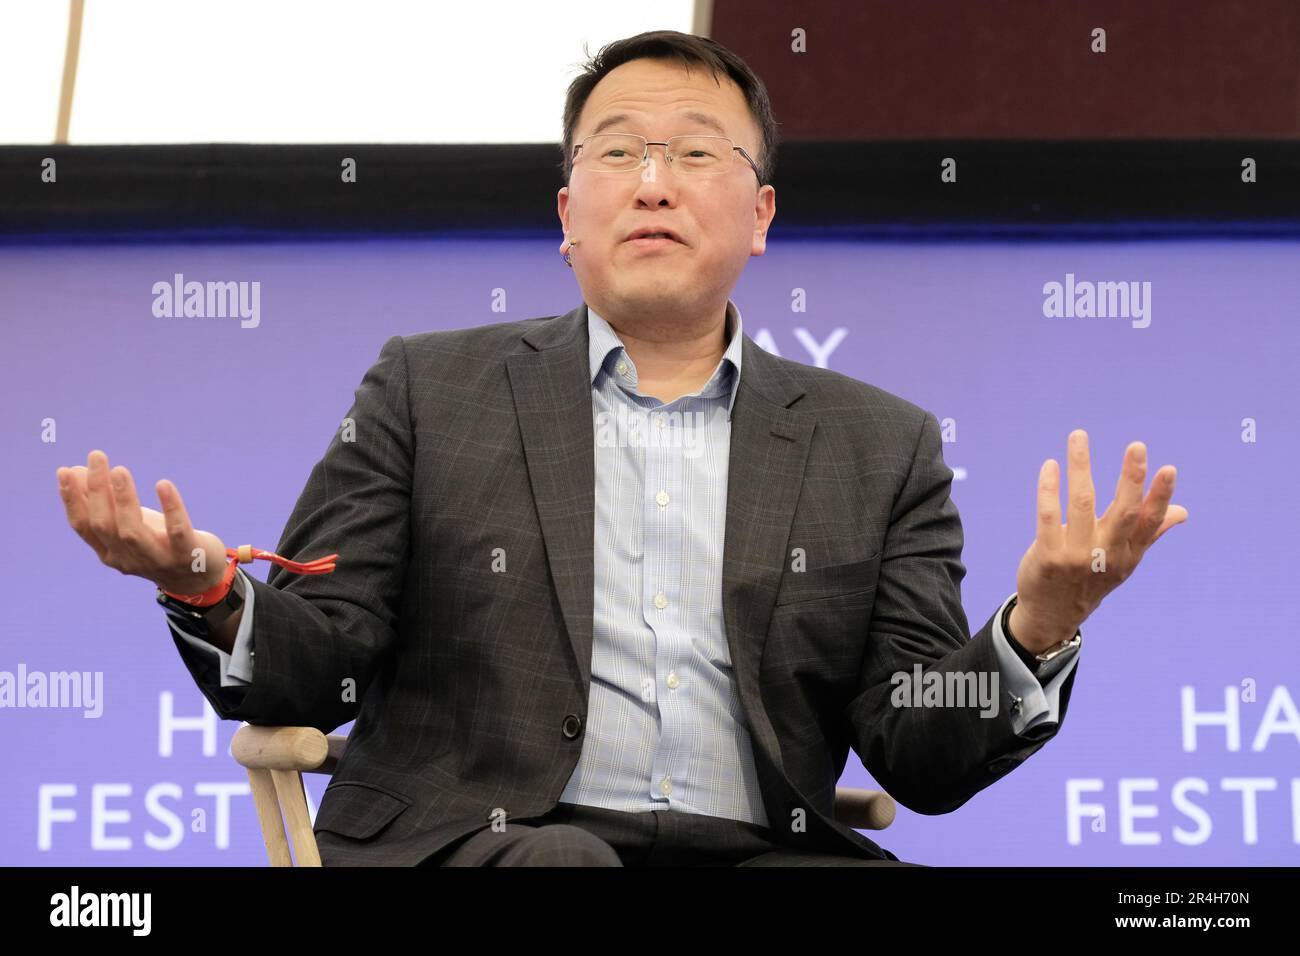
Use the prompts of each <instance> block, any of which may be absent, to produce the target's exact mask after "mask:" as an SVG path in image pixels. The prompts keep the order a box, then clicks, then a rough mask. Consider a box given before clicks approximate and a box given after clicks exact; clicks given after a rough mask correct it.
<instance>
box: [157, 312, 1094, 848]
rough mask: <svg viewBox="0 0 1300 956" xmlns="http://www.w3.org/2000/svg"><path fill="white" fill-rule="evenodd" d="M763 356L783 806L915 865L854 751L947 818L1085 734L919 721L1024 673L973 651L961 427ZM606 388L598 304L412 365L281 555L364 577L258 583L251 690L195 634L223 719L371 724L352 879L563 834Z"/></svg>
mask: <svg viewBox="0 0 1300 956" xmlns="http://www.w3.org/2000/svg"><path fill="white" fill-rule="evenodd" d="M743 348H744V353H743V366H744V370H745V371H744V374H743V375H742V376H741V381H740V386H739V391H738V393H737V395H736V403H735V408H734V411H733V419H732V437H731V449H730V473H729V478H728V489H727V517H726V548H725V558H724V563H723V590H724V595H723V602H724V603H723V606H724V616H725V623H726V633H727V640H728V644H729V647H730V651H731V657H732V662H733V666H734V673H735V679H736V682H737V686H738V689H739V695H740V698H741V700H742V702H743V705H744V710H745V715H746V718H747V722H748V728H749V731H750V736H751V741H752V744H753V748H754V757H755V763H756V766H757V771H758V775H759V779H760V783H761V787H762V796H763V801H764V807H765V809H766V812H767V815H768V818H769V820H770V821H771V822H772V825H773V833H774V838H775V839H776V840H778V841H779V842H780V843H781V844H783V845H788V846H789V847H790V848H792V849H803V850H813V851H817V852H829V853H836V854H840V855H860V856H864V857H875V858H881V857H885V858H890V859H896V857H894V855H893V854H892V853H889V852H888V851H887V850H883V849H882V848H880V847H879V846H877V845H876V843H874V842H873V841H871V840H869V839H867V838H866V837H865V836H863V835H862V834H861V833H859V832H857V831H855V830H852V829H850V828H849V827H847V826H845V825H843V824H841V823H839V822H837V821H836V820H835V819H834V818H833V816H832V813H833V799H834V792H835V785H836V781H837V780H838V778H839V777H840V775H841V772H842V771H843V769H844V765H845V760H846V758H847V754H848V751H849V749H850V748H852V749H853V750H854V751H855V752H856V753H857V754H858V755H859V757H860V758H861V760H862V762H863V764H864V765H865V767H866V768H867V769H868V770H869V771H870V773H871V774H872V776H873V777H874V778H875V779H876V781H878V782H879V784H880V785H881V786H882V787H884V788H885V789H886V790H888V792H889V793H890V794H891V795H892V796H893V797H894V798H895V799H896V800H897V801H898V802H900V803H901V804H903V805H904V806H906V807H909V808H910V809H912V810H914V811H916V812H919V813H926V814H938V813H947V812H949V811H951V810H954V809H956V808H957V807H959V806H961V805H962V804H963V803H964V802H966V801H967V800H969V799H970V798H971V796H973V795H974V794H975V793H978V792H979V791H980V790H982V789H983V788H984V787H986V786H988V785H989V784H990V783H992V782H994V781H995V780H997V779H999V778H1000V777H1001V776H1003V775H1005V774H1006V773H1007V772H1008V771H1010V770H1011V769H1013V768H1014V767H1016V766H1018V765H1019V764H1020V763H1021V761H1023V760H1025V759H1026V758H1027V757H1029V755H1030V754H1032V753H1034V752H1035V751H1037V750H1038V749H1039V748H1040V747H1042V746H1043V744H1044V743H1045V742H1046V740H1048V739H1050V738H1051V737H1052V736H1055V734H1056V732H1057V730H1058V729H1059V724H1049V725H1047V726H1046V727H1040V728H1037V731H1038V734H1037V735H1034V736H1028V735H1027V736H1018V735H1017V734H1016V733H1015V732H1014V730H1013V728H1012V725H1011V721H1010V717H1009V715H1008V712H1007V708H1006V707H1005V706H1002V707H999V709H998V714H997V716H996V717H992V718H990V717H981V716H980V712H979V708H978V707H965V708H926V707H915V708H913V707H896V706H893V705H892V704H891V701H890V696H891V692H892V690H893V684H892V683H891V680H890V678H891V675H893V674H894V673H896V672H899V671H905V672H909V673H910V672H911V671H912V667H913V664H917V663H919V664H920V665H921V666H922V667H924V668H927V669H930V668H933V669H934V670H936V671H938V672H949V671H960V672H971V673H979V672H989V673H992V672H994V671H996V670H997V668H998V662H997V657H996V653H995V648H994V644H993V641H992V636H991V627H992V623H993V618H992V616H990V618H989V621H988V622H987V623H986V624H985V625H984V627H983V628H982V629H981V630H980V631H979V633H978V634H976V635H975V636H974V637H973V638H972V637H970V631H969V628H968V625H967V622H966V617H965V613H964V612H963V610H962V605H961V593H960V584H961V580H962V578H963V577H964V576H965V573H966V571H965V568H964V567H963V565H962V563H961V549H962V542H963V539H962V528H961V521H960V519H959V517H958V513H957V509H956V507H955V505H954V504H953V502H952V500H951V499H950V497H949V488H950V483H951V480H952V471H951V470H950V469H949V468H948V467H947V466H946V465H945V463H944V461H943V455H942V442H941V438H940V432H939V424H938V421H937V419H936V418H935V416H934V415H933V414H932V413H930V412H928V411H925V410H924V409H922V408H919V407H918V406H916V405H913V404H911V403H909V402H907V401H905V400H903V399H901V398H899V397H897V396H894V395H891V394H889V393H888V392H885V391H882V390H881V389H878V388H875V387H874V386H871V385H868V384H865V383H863V382H860V381H856V380H854V379H851V378H848V377H847V376H844V375H841V374H838V373H836V372H832V371H829V370H826V369H818V368H814V367H811V366H807V365H802V364H799V363H797V362H793V361H789V360H786V359H782V358H778V357H776V356H774V355H772V354H770V353H768V352H766V351H764V350H763V349H761V348H760V347H758V346H756V345H755V344H754V342H753V340H752V339H750V338H749V336H747V335H746V336H745V337H744V343H743ZM589 376H590V369H589V367H588V355H587V311H586V306H585V305H580V306H579V307H578V308H576V309H574V310H573V311H571V312H569V313H567V314H565V315H562V316H552V317H546V318H539V319H528V320H524V321H516V322H507V323H500V324H494V325H488V326H483V327H479V328H472V329H459V330H454V331H438V332H426V333H421V334H417V335H410V336H394V337H393V338H390V339H389V340H388V341H387V342H386V343H385V344H384V346H383V349H382V351H381V352H380V355H379V359H378V361H377V362H376V363H375V364H374V365H373V367H371V368H370V369H369V371H367V373H366V375H365V377H364V379H363V381H362V383H361V385H360V387H359V388H358V389H357V392H356V400H355V403H354V405H353V407H352V409H351V411H350V412H349V413H348V417H349V418H350V419H352V420H353V422H354V423H355V435H354V436H352V435H349V433H348V429H346V428H343V429H340V431H339V433H337V434H336V435H335V436H334V438H333V439H332V440H331V442H330V445H329V447H328V449H327V450H326V452H325V454H324V456H323V458H322V459H321V460H320V461H319V462H318V463H317V464H316V465H315V467H314V468H313V469H312V472H311V475H310V477H309V479H308V481H307V485H306V488H305V489H304V490H303V492H302V496H301V497H300V499H299V500H298V503H297V506H296V507H295V508H294V510H293V513H292V515H291V516H290V518H289V520H288V523H287V525H286V527H285V531H284V534H283V536H282V538H281V540H280V543H279V546H278V547H277V549H276V550H277V552H278V553H279V554H281V555H284V556H286V557H290V558H294V559H297V560H303V561H306V560H310V559H312V558H317V557H320V556H322V555H326V554H331V553H335V552H337V553H338V554H339V555H340V557H339V559H338V564H337V569H336V570H335V571H334V572H332V573H330V574H323V575H296V574H293V573H290V572H286V571H284V570H283V569H281V568H280V567H279V566H275V565H273V566H272V567H271V569H270V572H269V574H268V576H267V581H266V583H265V584H263V583H262V582H261V581H258V580H256V579H252V587H253V589H254V591H255V592H256V595H255V597H256V608H255V611H254V614H253V648H254V654H255V658H254V661H255V663H254V672H253V681H252V684H251V685H248V686H243V687H221V686H220V682H219V679H218V675H217V672H216V666H215V663H214V659H215V655H211V654H203V653H200V652H198V651H196V650H195V649H194V648H192V647H190V646H189V645H188V644H187V643H186V642H184V641H182V640H180V639H179V638H177V637H176V636H175V635H173V640H174V641H175V643H176V646H177V649H178V650H179V651H180V653H181V655H182V657H183V658H184V660H185V662H186V664H187V666H188V667H189V669H190V671H191V673H192V675H193V676H194V679H195V681H196V682H197V683H198V685H199V687H200V688H201V690H202V691H203V693H204V694H205V696H206V697H207V698H208V700H209V701H210V702H211V703H212V705H213V707H214V708H215V709H216V711H217V713H218V714H220V716H221V717H223V718H227V719H236V720H246V721H248V722H249V723H252V724H270V725H275V724H293V725H307V726H314V727H317V728H319V729H321V730H322V731H326V732H328V731H331V730H333V729H335V728H337V727H338V726H340V725H341V724H344V723H346V722H348V721H350V720H353V719H355V720H356V724H355V725H354V727H353V729H352V731H351V734H350V737H349V743H348V747H347V751H346V753H345V755H344V756H343V759H342V761H341V762H340V764H339V766H338V768H337V770H336V772H335V773H334V775H333V777H332V780H331V782H330V783H329V785H328V787H327V789H326V791H325V795H324V797H323V799H322V801H321V805H320V808H319V812H318V813H317V817H316V822H315V829H316V834H317V842H318V845H319V847H320V850H321V856H322V860H323V862H324V863H325V864H326V865H398V866H400V865H414V864H417V863H419V862H420V861H422V860H423V859H425V858H426V857H428V856H429V855H431V854H433V853H435V852H436V851H438V850H440V849H443V848H445V847H448V846H449V845H450V844H452V843H453V842H456V841H459V840H461V839H462V838H467V837H468V836H470V835H472V834H473V833H475V832H477V831H479V830H481V829H483V828H485V827H488V826H490V825H491V823H492V817H493V814H494V812H496V813H499V812H500V811H504V813H505V814H506V818H507V821H509V820H524V819H527V818H529V817H534V816H540V815H541V814H544V813H545V812H547V811H548V810H550V809H551V808H552V807H553V806H555V803H556V800H557V797H558V796H559V794H560V793H561V791H562V790H563V789H564V786H565V784H566V783H567V782H568V780H569V778H570V776H571V775H572V773H573V770H574V767H575V766H576V764H577V761H578V757H579V754H580V752H581V748H582V736H583V730H584V726H585V719H586V710H587V700H588V689H589V686H590V680H591V658H592V613H593V612H592V604H593V591H594V586H593V564H594V558H593V554H594V545H593V528H594V505H593V496H594V486H595V475H594V445H593V442H594V438H593V428H592V417H591V415H592V412H591V391H590V380H589ZM352 439H354V440H352ZM796 548H802V549H803V554H804V555H805V556H806V557H805V561H806V568H805V570H802V571H795V570H792V564H793V559H792V554H793V553H794V549H796ZM497 549H501V550H500V551H497ZM498 554H504V556H505V560H506V568H507V570H506V573H498V572H494V571H493V558H494V555H498ZM1075 674H1077V667H1076V669H1075V672H1074V673H1073V674H1071V675H1070V677H1069V679H1068V681H1066V682H1065V683H1064V685H1063V687H1062V691H1061V695H1060V717H1061V719H1064V715H1065V713H1066V708H1067V705H1068V702H1069V698H1070V691H1071V688H1072V687H1073V684H1074V676H1075ZM349 689H354V693H349ZM1044 730H1045V731H1046V733H1043V731H1044Z"/></svg>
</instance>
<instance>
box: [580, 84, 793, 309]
mask: <svg viewBox="0 0 1300 956" xmlns="http://www.w3.org/2000/svg"><path fill="white" fill-rule="evenodd" d="M692 112H694V113H702V114H705V115H707V116H710V117H713V118H714V119H715V120H716V121H717V123H718V125H719V126H720V127H721V129H717V128H713V127H712V126H710V125H709V124H707V123H705V122H702V121H701V120H699V119H696V118H690V117H688V116H686V115H685V114H687V113H692ZM619 115H622V116H625V117H626V118H625V119H622V120H620V121H618V122H616V123H614V124H613V125H609V126H606V127H605V128H603V129H600V132H610V133H637V134H639V135H641V136H644V137H645V138H646V139H647V140H650V141H651V142H660V143H662V142H666V141H667V140H668V139H669V138H670V137H672V136H679V135H682V134H688V133H694V134H705V135H714V136H717V135H723V136H726V137H728V138H729V139H731V140H732V141H733V142H735V144H736V145H737V146H743V147H744V148H745V150H746V151H747V152H748V153H749V154H750V156H752V157H753V158H754V161H755V162H762V161H763V159H764V157H763V156H762V155H761V152H760V149H759V130H758V124H757V123H755V122H754V120H753V117H752V116H751V115H750V112H749V108H748V106H747V105H746V103H745V98H744V95H743V94H742V93H741V91H740V87H738V86H737V85H736V84H735V83H734V82H733V81H732V80H731V79H730V78H729V77H721V78H719V80H715V79H714V77H713V74H712V72H710V71H709V70H708V68H706V67H704V66H703V65H702V64H701V65H695V64H693V65H692V68H691V70H690V72H689V73H688V72H687V71H686V69H685V68H684V67H683V66H681V65H680V64H678V63H676V62H671V61H660V60H633V61H632V62H630V63H625V64H623V65H622V66H620V67H617V68H616V69H614V70H611V71H610V72H609V73H608V74H606V75H605V77H604V78H603V79H602V80H601V81H600V82H599V83H597V84H596V87H595V89H593V90H592V92H591V95H590V97H588V99H587V102H586V104H585V105H584V106H583V110H582V114H581V116H579V117H578V122H577V126H576V127H575V129H574V135H573V142H574V145H578V144H579V143H581V142H582V141H583V140H584V139H585V138H586V137H588V136H591V135H593V134H594V133H595V132H596V131H597V127H598V126H600V125H601V124H602V121H604V120H607V119H609V118H610V117H615V116H619ZM585 153H586V150H579V151H578V153H577V160H576V161H575V162H574V164H573V172H572V175H571V176H570V179H569V185H568V186H565V187H563V188H562V189H560V192H559V196H558V205H559V213H560V222H561V225H562V226H563V228H564V232H565V234H566V235H571V236H572V237H573V238H574V239H575V240H578V244H577V245H576V246H575V247H574V248H573V250H572V253H571V255H572V262H573V270H574V273H575V274H576V276H577V279H578V285H579V286H580V287H581V289H582V292H583V297H584V298H585V299H586V301H587V302H588V303H590V304H591V305H592V307H593V308H595V310H596V311H597V312H599V313H601V314H602V315H612V314H623V315H638V314H640V315H656V314H665V313H668V314H673V313H683V314H685V315H688V316H692V315H698V314H700V313H701V312H702V311H705V310H708V309H712V308H716V307H717V306H718V303H719V302H725V301H726V298H727V297H728V296H729V295H730V293H731V290H732V288H733V287H734V286H735V284H736V281H737V280H738V279H739V278H740V274H741V272H742V271H744V268H745V263H746V261H747V260H748V259H749V257H750V256H761V255H762V254H763V252H764V249H765V248H766V235H767V229H768V226H769V225H770V223H771V221H772V217H773V216H774V215H775V214H776V190H774V189H773V188H772V187H771V186H763V187H762V188H761V189H760V188H759V186H758V178H757V176H756V175H755V173H754V170H753V168H752V167H751V166H750V165H749V163H747V162H745V160H744V158H743V157H741V156H740V154H739V153H734V152H733V154H732V156H733V162H732V164H731V165H729V166H728V167H726V171H725V172H723V173H721V174H719V175H716V176H692V175H691V174H689V173H687V174H681V173H678V172H676V171H675V170H674V169H673V168H672V167H671V166H669V165H668V164H667V163H666V162H665V161H664V148H663V147H662V146H651V147H650V161H649V163H648V164H647V167H646V168H641V167H638V168H637V169H636V170H634V171H632V172H599V171H594V170H592V169H591V168H589V166H588V165H586V159H587V157H585V156H584V154H585ZM642 227H660V228H666V229H671V230H672V231H673V232H675V233H676V234H677V235H678V236H680V237H681V239H682V240H683V241H682V242H681V243H673V244H670V245H664V244H662V243H661V244H658V245H647V244H645V243H641V244H637V243H632V242H628V241H626V240H627V237H628V235H629V234H630V233H631V232H633V230H636V229H639V228H642Z"/></svg>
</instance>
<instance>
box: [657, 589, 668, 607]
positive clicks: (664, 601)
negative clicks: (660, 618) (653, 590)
mask: <svg viewBox="0 0 1300 956" xmlns="http://www.w3.org/2000/svg"><path fill="white" fill-rule="evenodd" d="M667 606H668V598H667V596H666V595H665V594H664V592H663V591H660V592H659V593H658V594H656V595H655V607H657V608H659V610H661V611H662V610H663V609H664V608H666V607H667Z"/></svg>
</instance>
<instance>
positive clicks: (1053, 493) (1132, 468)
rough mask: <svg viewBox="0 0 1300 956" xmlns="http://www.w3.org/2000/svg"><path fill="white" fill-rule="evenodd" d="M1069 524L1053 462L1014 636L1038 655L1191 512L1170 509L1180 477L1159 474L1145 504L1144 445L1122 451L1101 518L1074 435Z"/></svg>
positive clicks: (1021, 578)
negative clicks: (1110, 498) (1116, 477)
mask: <svg viewBox="0 0 1300 956" xmlns="http://www.w3.org/2000/svg"><path fill="white" fill-rule="evenodd" d="M1067 458H1068V462H1069V512H1068V515H1067V517H1068V519H1069V520H1068V523H1067V524H1062V523H1061V491H1060V485H1061V474H1060V466H1059V465H1058V464H1057V462H1056V460H1055V459H1052V458H1049V459H1048V460H1047V461H1045V462H1043V467H1042V468H1041V469H1040V470H1039V472H1038V533H1037V536H1036V537H1035V539H1034V543H1033V544H1031V545H1030V546H1029V550H1028V551H1026V552H1025V556H1024V557H1023V558H1022V559H1021V561H1020V569H1019V571H1018V572H1017V574H1016V591H1017V595H1018V596H1017V599H1016V604H1015V606H1014V607H1013V608H1012V609H1011V618H1010V620H1009V622H1008V623H1009V625H1010V630H1011V633H1012V634H1013V635H1015V639H1016V642H1017V643H1018V644H1020V645H1021V646H1022V647H1024V648H1025V649H1026V650H1028V651H1031V652H1033V653H1038V652H1040V651H1043V650H1045V649H1046V648H1048V647H1051V646H1052V645H1053V644H1057V643H1060V642H1061V641H1066V640H1069V639H1070V638H1071V637H1073V636H1074V633H1075V631H1076V630H1078V628H1079V625H1081V624H1082V623H1083V622H1084V620H1086V619H1087V617H1088V615H1089V614H1091V613H1092V612H1093V611H1094V610H1096V608H1097V605H1099V604H1100V603H1101V601H1102V599H1103V598H1104V597H1105V596H1106V595H1107V594H1109V593H1110V592H1111V591H1113V590H1115V588H1117V587H1119V586H1120V584H1122V583H1123V582H1124V581H1125V580H1127V579H1128V577H1129V575H1131V574H1132V573H1133V571H1134V569H1136V568H1137V566H1138V562H1140V561H1141V560H1142V556H1143V555H1144V554H1146V551H1147V549H1148V548H1149V547H1151V545H1152V544H1154V543H1155V542H1156V541H1157V540H1158V539H1159V538H1160V536H1161V535H1162V534H1164V533H1165V532H1166V531H1168V530H1169V529H1170V528H1172V527H1173V526H1174V525H1176V524H1182V523H1183V522H1184V521H1186V520H1187V509H1186V508H1184V507H1182V506H1181V505H1175V504H1170V499H1171V498H1172V497H1173V495H1174V478H1175V475H1176V473H1177V470H1176V469H1175V468H1174V466H1173V465H1165V466H1164V467H1162V468H1161V469H1160V470H1159V471H1157V472H1156V474H1155V478H1154V479H1153V480H1152V482H1151V490H1150V492H1149V493H1148V494H1147V496H1146V498H1145V499H1144V498H1143V497H1142V489H1143V486H1144V485H1145V483H1146V474H1147V449H1146V445H1144V444H1143V443H1142V442H1140V441H1135V442H1133V443H1131V444H1130V445H1129V446H1128V448H1127V449H1125V451H1124V464H1123V467H1122V468H1121V469H1120V476H1119V482H1118V484H1117V485H1116V487H1115V500H1114V501H1112V502H1111V503H1110V507H1108V508H1107V509H1106V513H1105V514H1103V515H1102V516H1101V518H1100V519H1098V518H1097V516H1096V514H1095V511H1094V509H1095V507H1096V492H1095V491H1094V489H1093V485H1092V466H1091V464H1090V461H1089V457H1088V433H1087V432H1085V431H1084V430H1083V429H1081V428H1079V429H1075V430H1074V431H1073V432H1071V433H1070V437H1069V447H1068V456H1067Z"/></svg>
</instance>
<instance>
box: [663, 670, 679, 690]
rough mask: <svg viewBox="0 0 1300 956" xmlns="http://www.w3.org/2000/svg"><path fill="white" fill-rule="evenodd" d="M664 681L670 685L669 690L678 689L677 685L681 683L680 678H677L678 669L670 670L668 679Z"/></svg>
mask: <svg viewBox="0 0 1300 956" xmlns="http://www.w3.org/2000/svg"><path fill="white" fill-rule="evenodd" d="M664 683H665V684H667V685H668V689H669V690H676V689H677V685H678V684H680V683H681V681H679V680H678V679H677V672H676V671H669V672H668V679H667V680H665V681H664Z"/></svg>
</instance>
